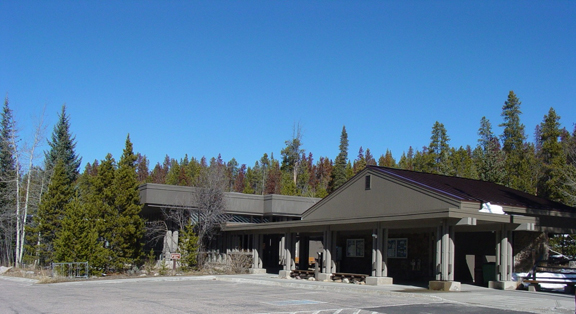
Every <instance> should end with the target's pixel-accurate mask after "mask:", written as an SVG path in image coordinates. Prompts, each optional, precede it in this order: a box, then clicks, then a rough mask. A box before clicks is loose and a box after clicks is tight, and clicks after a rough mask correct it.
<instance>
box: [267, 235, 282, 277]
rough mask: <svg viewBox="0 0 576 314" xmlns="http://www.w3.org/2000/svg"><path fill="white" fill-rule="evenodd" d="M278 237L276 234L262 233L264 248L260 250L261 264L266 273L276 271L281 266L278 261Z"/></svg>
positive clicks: (278, 270)
mask: <svg viewBox="0 0 576 314" xmlns="http://www.w3.org/2000/svg"><path fill="white" fill-rule="evenodd" d="M280 239H281V236H280V235H278V234H267V235H264V249H263V250H262V255H263V256H262V265H263V267H264V268H265V269H266V272H268V273H278V272H280V270H281V269H282V268H283V266H282V265H280V264H279V261H280Z"/></svg>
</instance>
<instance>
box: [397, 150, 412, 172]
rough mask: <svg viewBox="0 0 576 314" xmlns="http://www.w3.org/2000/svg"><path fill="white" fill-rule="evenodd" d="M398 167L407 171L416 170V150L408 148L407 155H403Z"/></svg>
mask: <svg viewBox="0 0 576 314" xmlns="http://www.w3.org/2000/svg"><path fill="white" fill-rule="evenodd" d="M398 167H399V168H400V169H405V170H414V149H413V148H412V146H410V148H408V153H407V154H404V153H402V156H401V157H400V161H399V162H398Z"/></svg>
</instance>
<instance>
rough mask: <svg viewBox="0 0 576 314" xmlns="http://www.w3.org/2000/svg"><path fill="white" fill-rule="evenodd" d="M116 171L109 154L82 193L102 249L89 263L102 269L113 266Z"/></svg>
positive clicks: (81, 181) (116, 215)
mask: <svg viewBox="0 0 576 314" xmlns="http://www.w3.org/2000/svg"><path fill="white" fill-rule="evenodd" d="M115 172H116V161H115V160H114V158H112V155H111V154H107V155H106V158H105V159H104V160H102V162H101V163H100V164H99V166H98V174H97V175H96V176H95V177H91V178H89V180H90V184H89V185H90V188H89V189H87V190H85V192H83V193H82V201H83V202H84V206H85V207H86V210H87V211H88V212H90V213H93V214H94V215H95V216H96V217H95V219H96V224H95V227H96V229H97V232H98V235H99V237H98V245H99V247H100V248H102V251H98V252H99V253H101V254H102V256H103V257H102V259H99V258H95V259H94V260H93V261H92V263H91V265H93V266H94V267H95V268H98V269H102V270H110V268H114V267H115V265H112V263H113V261H115V260H116V258H115V251H113V250H112V248H111V246H110V243H111V241H112V239H113V238H114V236H115V234H116V221H117V217H118V214H117V211H116V208H115V206H114V202H115V199H116V190H115V186H114V177H115ZM80 186H83V178H82V177H81V179H80Z"/></svg>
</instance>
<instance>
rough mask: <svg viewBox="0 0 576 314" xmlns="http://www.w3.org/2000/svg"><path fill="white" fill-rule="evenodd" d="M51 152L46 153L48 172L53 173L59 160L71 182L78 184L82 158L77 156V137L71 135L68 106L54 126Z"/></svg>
mask: <svg viewBox="0 0 576 314" xmlns="http://www.w3.org/2000/svg"><path fill="white" fill-rule="evenodd" d="M48 145H49V146H50V150H49V151H47V152H45V153H44V155H45V158H46V170H47V171H49V172H52V170H53V168H54V166H55V165H56V163H57V161H58V159H62V161H63V162H64V168H65V169H66V175H67V176H68V179H69V180H70V182H72V183H74V182H76V179H77V177H78V174H79V168H80V163H81V161H82V158H80V157H78V156H77V155H76V152H75V151H74V149H75V148H76V137H75V136H73V135H72V134H71V133H70V118H69V117H68V115H67V114H66V105H63V106H62V112H61V113H60V114H59V115H58V123H57V124H56V125H55V126H54V131H53V132H52V140H49V141H48Z"/></svg>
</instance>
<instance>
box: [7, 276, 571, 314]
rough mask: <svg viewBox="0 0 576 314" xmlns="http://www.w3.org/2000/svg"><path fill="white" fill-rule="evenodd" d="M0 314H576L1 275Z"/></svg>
mask: <svg viewBox="0 0 576 314" xmlns="http://www.w3.org/2000/svg"><path fill="white" fill-rule="evenodd" d="M0 313H19V314H28V313H171V314H174V313H176V314H177V313H275V314H279V313H299V314H306V313H318V314H320V313H338V314H346V313H355V314H366V313H387V314H394V313H439V314H440V313H442V314H443V313H486V314H488V313H490V314H500V313H571V314H572V313H575V298H574V296H573V295H568V294H560V293H551V292H531V291H522V290H514V291H503V290H495V289H488V288H483V287H478V286H472V285H462V289H461V291H458V292H438V291H429V290H427V289H424V288H422V287H418V286H412V285H401V284H394V285H384V286H366V285H358V284H346V283H334V282H316V281H308V280H296V279H279V278H278V275H273V274H260V275H219V276H190V277H188V276H174V277H145V278H132V279H107V280H102V279H98V280H89V281H84V280H83V281H74V282H63V283H55V284H38V283H36V282H35V281H34V280H31V279H24V278H13V277H6V276H0Z"/></svg>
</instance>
